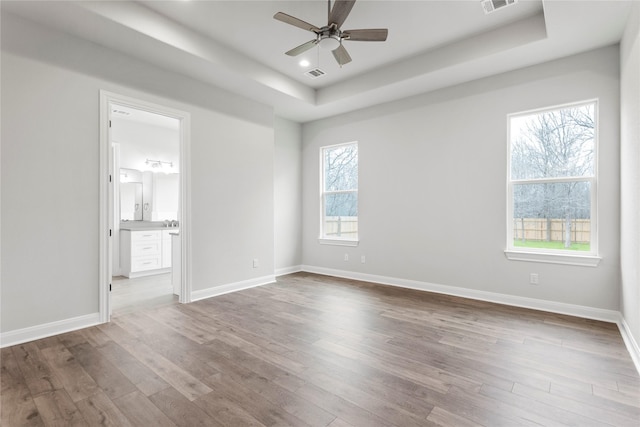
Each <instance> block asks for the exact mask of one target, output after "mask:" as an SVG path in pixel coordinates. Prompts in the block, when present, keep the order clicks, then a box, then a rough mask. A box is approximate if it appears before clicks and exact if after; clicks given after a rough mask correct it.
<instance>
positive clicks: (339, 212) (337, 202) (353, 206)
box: [324, 192, 358, 217]
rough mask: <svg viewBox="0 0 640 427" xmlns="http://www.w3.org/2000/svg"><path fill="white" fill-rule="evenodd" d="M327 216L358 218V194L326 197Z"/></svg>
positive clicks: (340, 194) (328, 195)
mask: <svg viewBox="0 0 640 427" xmlns="http://www.w3.org/2000/svg"><path fill="white" fill-rule="evenodd" d="M324 215H325V216H355V217H357V216H358V193H355V192H353V193H337V194H326V195H325V196H324Z"/></svg>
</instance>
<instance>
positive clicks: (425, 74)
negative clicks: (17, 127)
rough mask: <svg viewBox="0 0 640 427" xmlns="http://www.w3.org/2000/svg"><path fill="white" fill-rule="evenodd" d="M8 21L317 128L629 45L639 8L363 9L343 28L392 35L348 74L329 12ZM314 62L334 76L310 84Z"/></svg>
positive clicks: (138, 13) (238, 3)
mask: <svg viewBox="0 0 640 427" xmlns="http://www.w3.org/2000/svg"><path fill="white" fill-rule="evenodd" d="M1 4H2V11H3V13H4V12H11V13H15V14H17V15H20V16H22V17H24V18H26V19H30V20H33V21H35V22H38V23H41V24H44V25H47V26H50V27H53V28H57V29H59V30H62V31H64V32H67V33H70V34H73V35H75V36H78V37H81V38H84V39H87V40H90V41H93V42H95V43H98V44H101V45H104V46H107V47H110V48H112V49H116V50H119V51H122V52H124V53H127V54H130V55H133V56H135V57H138V58H141V59H143V60H146V61H149V62H152V63H155V64H157V65H158V66H160V67H163V68H166V69H170V70H172V71H175V72H179V73H182V74H185V75H188V76H190V77H192V78H195V79H198V80H201V81H204V82H206V83H209V84H213V85H216V86H219V87H222V88H225V89H228V90H230V91H232V92H235V93H237V94H239V95H241V96H244V97H247V98H251V99H254V100H256V101H258V102H261V103H264V104H268V105H272V106H273V107H274V109H275V111H276V114H278V115H281V116H283V117H287V118H289V119H292V120H296V121H300V122H306V121H310V120H315V119H319V118H323V117H328V116H331V115H335V114H340V113H343V112H346V111H352V110H355V109H360V108H365V107H368V106H372V105H376V104H380V103H383V102H388V101H393V100H396V99H399V98H402V97H406V96H411V95H415V94H419V93H423V92H427V91H431V90H436V89H439V88H442V87H446V86H450V85H454V84H458V83H462V82H466V81H471V80H474V79H478V78H482V77H485V76H488V75H493V74H498V73H502V72H506V71H510V70H514V69H517V68H521V67H525V66H529V65H534V64H537V63H541V62H546V61H550V60H553V59H557V58H560V57H564V56H567V55H571V54H576V53H580V52H584V51H588V50H591V49H595V48H598V47H602V46H607V45H611V44H615V43H617V42H619V40H620V38H621V36H622V32H623V30H624V26H625V24H626V20H627V17H628V15H629V10H630V5H631V0H628V1H622V0H621V1H616V0H607V1H592V0H585V1H580V0H568V1H560V0H556V1H553V0H544V1H542V0H519V1H518V2H517V3H516V4H514V5H512V6H508V7H506V8H504V9H500V10H497V11H495V12H493V13H491V14H485V13H484V11H483V9H482V7H481V4H480V1H479V0H469V1H467V0H442V1H434V0H425V1H421V0H415V1H397V0H393V1H384V0H357V2H356V4H355V6H354V8H353V10H352V11H351V14H350V15H349V17H348V18H347V20H346V22H345V24H344V25H343V27H342V28H343V29H358V28H388V29H389V37H388V40H387V41H386V42H381V43H377V42H376V43H367V42H356V41H348V42H345V47H346V48H347V49H348V51H349V53H350V55H351V57H352V58H353V62H351V63H349V64H347V65H345V66H344V67H342V68H340V67H338V65H337V64H336V63H335V61H334V59H333V57H332V55H331V53H330V52H329V51H324V50H321V49H319V48H314V49H312V50H310V51H308V52H306V53H305V54H304V55H302V56H301V57H296V58H293V57H289V56H286V55H285V54H284V52H286V51H287V50H289V49H291V48H293V47H295V46H297V45H299V44H302V43H304V42H306V41H308V40H310V39H312V38H313V34H312V33H310V32H305V31H304V30H301V29H299V28H296V27H293V26H290V25H286V24H284V23H282V22H279V21H276V20H274V19H273V15H274V14H275V13H276V12H279V11H281V12H285V13H287V14H289V15H294V16H296V17H298V18H301V19H303V20H305V21H308V22H310V23H312V24H315V25H317V26H322V25H325V24H326V21H327V3H326V2H325V1H319V0H298V1H268V0H260V1H242V0H234V1H195V0H194V1H184V0H180V1H79V2H71V1H60V2H58V1H44V2H37V1H28V2H24V1H7V0H4V1H2V3H1ZM302 57H306V58H307V59H308V60H309V61H310V63H311V65H310V66H309V67H319V68H321V69H322V70H323V71H325V72H326V75H325V76H323V77H320V78H318V79H311V78H309V77H307V76H306V75H304V72H305V71H306V70H307V69H308V68H309V67H307V68H302V67H300V66H299V65H298V62H299V60H300V59H301V58H302Z"/></svg>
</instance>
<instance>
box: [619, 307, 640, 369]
mask: <svg viewBox="0 0 640 427" xmlns="http://www.w3.org/2000/svg"><path fill="white" fill-rule="evenodd" d="M618 329H620V335H622V340H623V341H624V344H625V345H626V346H627V350H628V351H629V355H630V356H631V360H633V364H634V365H636V370H637V371H638V373H639V374H640V346H638V342H637V341H636V340H635V339H634V338H633V334H632V333H631V330H630V329H629V324H628V323H627V321H626V320H625V318H624V317H622V314H620V316H619V319H618Z"/></svg>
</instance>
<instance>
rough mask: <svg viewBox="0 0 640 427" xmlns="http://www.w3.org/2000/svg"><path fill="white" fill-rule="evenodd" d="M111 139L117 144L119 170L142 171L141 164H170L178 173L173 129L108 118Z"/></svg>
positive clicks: (176, 137) (177, 138)
mask: <svg viewBox="0 0 640 427" xmlns="http://www.w3.org/2000/svg"><path fill="white" fill-rule="evenodd" d="M111 121H112V125H111V139H112V141H113V142H116V143H119V144H120V167H121V168H128V169H137V170H143V169H144V168H145V166H146V165H145V161H146V160H147V159H151V160H161V161H163V162H172V163H173V168H172V170H173V172H174V173H177V172H180V135H179V133H178V130H177V129H169V128H165V127H160V126H154V125H150V124H147V123H139V122H132V121H129V120H122V119H112V120H111Z"/></svg>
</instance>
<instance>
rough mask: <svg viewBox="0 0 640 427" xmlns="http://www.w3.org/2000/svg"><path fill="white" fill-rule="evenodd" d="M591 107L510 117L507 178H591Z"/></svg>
mask: <svg viewBox="0 0 640 427" xmlns="http://www.w3.org/2000/svg"><path fill="white" fill-rule="evenodd" d="M594 126H595V104H593V103H591V104H586V105H581V106H574V107H567V108H562V109H559V110H554V111H546V112H542V113H535V114H529V115H525V116H517V117H512V118H511V123H510V129H511V179H535V178H558V177H573V176H575V177H577V176H593V174H594V158H595V157H594V156H595V142H594V137H595V132H594V129H595V128H594Z"/></svg>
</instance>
